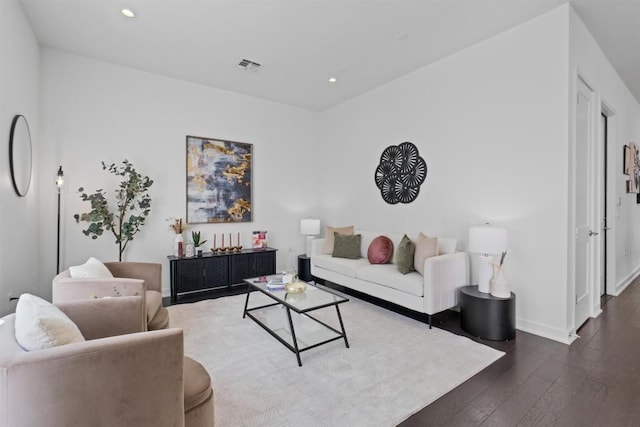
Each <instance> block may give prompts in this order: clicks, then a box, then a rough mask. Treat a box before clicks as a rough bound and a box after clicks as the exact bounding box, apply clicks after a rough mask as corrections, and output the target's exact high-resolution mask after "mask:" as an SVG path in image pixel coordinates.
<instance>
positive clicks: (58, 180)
mask: <svg viewBox="0 0 640 427" xmlns="http://www.w3.org/2000/svg"><path fill="white" fill-rule="evenodd" d="M63 184H64V172H62V166H60V167H59V168H58V175H57V176H56V187H58V240H57V242H58V247H57V258H56V274H58V273H60V189H61V188H62V185H63Z"/></svg>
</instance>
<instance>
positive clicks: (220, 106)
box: [41, 49, 319, 295]
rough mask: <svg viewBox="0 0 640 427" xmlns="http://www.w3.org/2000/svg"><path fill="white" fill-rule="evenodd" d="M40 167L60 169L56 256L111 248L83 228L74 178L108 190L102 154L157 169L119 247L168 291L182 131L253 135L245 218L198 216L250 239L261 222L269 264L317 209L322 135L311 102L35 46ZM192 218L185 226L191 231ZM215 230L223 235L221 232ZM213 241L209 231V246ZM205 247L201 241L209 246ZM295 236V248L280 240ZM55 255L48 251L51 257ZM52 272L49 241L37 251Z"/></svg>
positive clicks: (289, 258)
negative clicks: (141, 213)
mask: <svg viewBox="0 0 640 427" xmlns="http://www.w3.org/2000/svg"><path fill="white" fill-rule="evenodd" d="M42 70H43V71H42V88H43V89H42V110H43V114H42V133H43V135H46V139H45V141H44V142H45V147H43V150H42V158H41V163H42V168H43V170H47V171H50V176H51V177H54V176H55V173H56V170H57V168H58V165H59V164H62V166H63V168H64V171H65V178H66V180H65V187H64V189H63V195H62V197H63V210H64V212H63V223H64V224H63V242H62V247H63V256H62V268H63V269H64V268H66V267H67V266H69V265H75V264H79V263H82V262H84V261H85V260H86V258H87V257H88V256H97V257H98V258H100V259H103V260H117V257H118V250H117V247H116V245H115V244H114V238H113V237H112V236H103V237H100V238H99V239H97V240H91V239H90V238H88V237H86V236H84V235H83V234H82V232H81V229H82V228H83V227H82V224H76V223H75V220H74V219H73V214H75V213H78V212H81V211H86V210H87V205H85V204H83V202H81V200H80V198H79V197H78V193H77V190H78V188H79V187H84V188H85V189H86V190H89V191H94V190H96V189H98V188H105V189H108V191H109V192H111V189H114V188H115V185H116V184H117V182H115V183H114V181H113V179H111V175H110V174H108V173H107V172H104V171H102V168H101V163H100V162H101V161H105V162H106V163H107V164H110V163H119V162H121V161H122V160H123V159H128V160H129V161H131V162H132V163H133V164H134V165H135V167H136V168H137V170H138V172H140V173H143V174H145V175H148V176H149V177H151V178H152V179H153V180H154V184H153V186H152V187H151V191H150V193H151V196H152V200H153V201H152V208H151V215H150V217H149V219H148V223H147V224H146V225H145V227H144V228H143V229H142V231H141V232H140V233H139V234H138V235H136V237H135V239H134V240H133V241H132V242H131V243H130V244H129V246H128V247H127V250H126V252H125V258H124V259H125V260H137V261H148V262H160V263H163V266H164V267H163V272H164V281H163V286H164V289H165V295H168V289H169V263H168V261H167V255H170V254H171V253H172V242H173V238H174V234H173V232H172V231H171V229H170V228H169V224H170V223H169V222H168V221H167V218H170V217H182V218H183V219H184V218H185V216H186V214H185V200H186V194H185V174H186V166H185V164H186V160H185V151H186V142H185V137H186V135H197V136H204V137H212V138H221V139H229V140H233V141H241V142H248V143H252V144H254V146H253V149H254V164H253V172H254V174H253V177H254V181H253V185H254V187H253V208H254V212H253V222H250V223H239V224H198V225H193V226H192V227H191V228H190V230H192V229H195V230H202V231H203V233H204V236H205V238H207V239H208V240H209V241H211V240H212V236H213V233H222V232H225V233H229V232H232V233H233V235H234V238H235V235H236V233H237V232H241V239H242V240H241V243H242V244H243V245H244V246H245V247H248V246H250V235H251V231H252V230H258V229H259V230H268V232H269V234H268V238H269V244H270V246H273V247H275V248H278V249H279V252H278V254H277V268H278V269H284V268H291V267H292V266H293V265H292V263H293V262H294V261H297V258H296V256H297V255H298V254H301V253H304V237H303V236H302V235H300V234H299V219H300V218H302V217H306V216H309V215H311V214H315V213H317V212H318V210H319V208H318V203H319V201H318V199H317V197H316V196H315V194H314V191H313V188H314V186H312V185H309V182H310V179H311V177H313V176H314V168H315V165H316V163H315V162H313V159H315V158H317V152H316V151H317V147H318V139H317V135H318V123H317V117H316V115H315V114H316V113H313V112H310V111H307V110H303V109H300V108H295V107H289V106H285V105H281V104H276V103H273V102H268V101H264V100H259V99H256V98H251V97H247V96H242V95H238V94H234V93H230V92H225V91H221V90H216V89H212V88H209V87H204V86H199V85H196V84H191V83H187V82H184V81H180V80H176V79H171V78H166V77H161V76H158V75H154V74H149V73H146V72H141V71H137V70H133V69H128V68H123V67H120V66H115V65H111V64H107V63H103V62H99V61H95V60H92V59H88V58H84V57H79V56H74V55H70V54H67V53H63V52H60V51H56V50H50V49H43V50H42ZM47 185H48V184H46V183H43V186H44V187H45V188H47V189H48V190H51V191H50V193H51V194H50V197H43V209H42V210H43V212H49V213H50V215H45V216H43V218H42V222H43V224H44V228H45V229H46V230H48V232H47V233H45V234H46V238H47V240H48V242H49V243H48V244H47V247H53V248H55V243H53V246H52V243H51V242H54V241H55V215H54V212H55V197H54V193H55V192H54V188H55V187H53V188H52V187H51V186H49V187H47ZM190 230H189V231H188V232H185V237H186V236H189V235H190V234H189V233H190ZM218 239H220V236H219V237H218ZM208 244H209V243H207V246H208ZM208 247H209V246H208ZM289 248H291V252H290V253H289V252H288V250H289ZM52 257H53V258H52ZM43 261H44V264H45V265H46V266H47V269H48V271H47V272H46V273H48V274H44V276H45V277H52V275H53V274H55V251H51V252H49V251H48V252H47V253H46V254H43Z"/></svg>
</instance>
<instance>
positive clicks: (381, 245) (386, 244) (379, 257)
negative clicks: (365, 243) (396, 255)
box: [367, 236, 393, 264]
mask: <svg viewBox="0 0 640 427" xmlns="http://www.w3.org/2000/svg"><path fill="white" fill-rule="evenodd" d="M391 255H393V242H392V241H391V239H390V238H388V237H387V236H378V237H376V238H375V239H373V240H372V241H371V244H370V245H369V249H367V258H368V259H369V263H371V264H386V263H388V262H389V260H390V259H391Z"/></svg>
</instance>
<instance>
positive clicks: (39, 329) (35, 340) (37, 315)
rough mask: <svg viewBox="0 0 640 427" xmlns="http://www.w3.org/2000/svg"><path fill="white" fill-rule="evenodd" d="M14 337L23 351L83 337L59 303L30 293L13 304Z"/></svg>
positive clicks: (70, 341) (71, 341) (82, 338)
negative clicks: (58, 305) (14, 317)
mask: <svg viewBox="0 0 640 427" xmlns="http://www.w3.org/2000/svg"><path fill="white" fill-rule="evenodd" d="M15 329H16V341H18V344H20V347H22V348H24V349H25V350H26V351H32V350H41V349H44V348H51V347H57V346H59V345H64V344H71V343H74V342H82V341H84V340H85V339H84V337H83V336H82V333H81V332H80V329H78V327H77V326H76V324H75V323H73V322H72V321H71V319H69V318H68V317H67V315H66V314H64V313H63V312H62V311H60V309H59V308H58V307H56V306H55V305H53V304H51V303H50V302H48V301H45V300H43V299H42V298H39V297H37V296H34V295H31V294H22V295H20V299H19V300H18V305H17V306H16V320H15Z"/></svg>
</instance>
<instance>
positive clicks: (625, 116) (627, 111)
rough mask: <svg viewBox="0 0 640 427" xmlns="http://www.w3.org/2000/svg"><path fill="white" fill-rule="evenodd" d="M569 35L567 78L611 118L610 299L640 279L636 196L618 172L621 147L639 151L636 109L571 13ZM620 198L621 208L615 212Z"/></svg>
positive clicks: (639, 126)
mask: <svg viewBox="0 0 640 427" xmlns="http://www.w3.org/2000/svg"><path fill="white" fill-rule="evenodd" d="M570 29H571V32H570V35H571V51H570V53H571V54H570V67H571V68H570V69H571V72H572V73H573V74H574V75H577V74H580V75H581V76H582V77H583V78H584V79H585V80H586V81H587V83H588V84H589V85H591V87H592V89H593V91H594V92H595V93H596V95H597V101H596V102H602V103H604V104H605V105H606V106H607V107H608V108H609V109H610V110H612V113H613V115H612V116H610V118H609V122H608V125H609V129H610V133H609V140H608V149H609V151H608V160H609V162H608V166H609V178H610V179H609V194H608V196H609V203H608V205H609V209H608V211H609V215H608V218H609V224H608V225H609V226H610V227H611V228H612V232H610V233H609V236H610V237H611V238H613V239H614V241H615V244H614V245H612V246H611V247H610V248H609V251H608V256H609V257H611V258H612V259H614V260H615V264H614V267H615V268H614V269H613V271H614V275H613V277H612V279H613V283H609V284H608V286H609V289H608V293H610V294H613V295H618V294H619V293H620V292H621V291H622V290H623V289H624V288H625V287H626V286H627V285H628V284H629V283H631V281H632V280H633V279H634V278H635V277H636V276H638V274H639V273H640V227H638V224H640V205H638V204H637V202H636V195H635V194H629V193H627V192H626V178H627V176H626V175H624V174H623V171H622V152H623V147H624V145H625V144H627V143H629V142H635V143H636V144H638V145H640V105H639V104H638V102H637V101H636V100H635V98H634V97H633V96H632V95H631V92H630V91H629V89H628V88H627V87H626V86H625V84H624V82H623V81H622V80H621V79H620V77H619V76H618V74H617V73H616V71H615V70H614V68H613V67H612V66H611V64H610V63H609V61H608V60H607V58H606V56H605V55H604V53H603V52H602V50H601V49H600V47H599V46H598V44H597V43H596V41H595V40H594V38H593V36H592V35H591V34H590V33H589V31H588V30H587V28H586V27H585V25H584V23H583V22H582V21H581V20H580V18H579V17H578V15H577V14H576V13H575V12H574V11H573V9H572V10H571V15H570ZM618 197H619V198H620V201H621V204H620V206H616V199H617V198H618Z"/></svg>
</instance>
